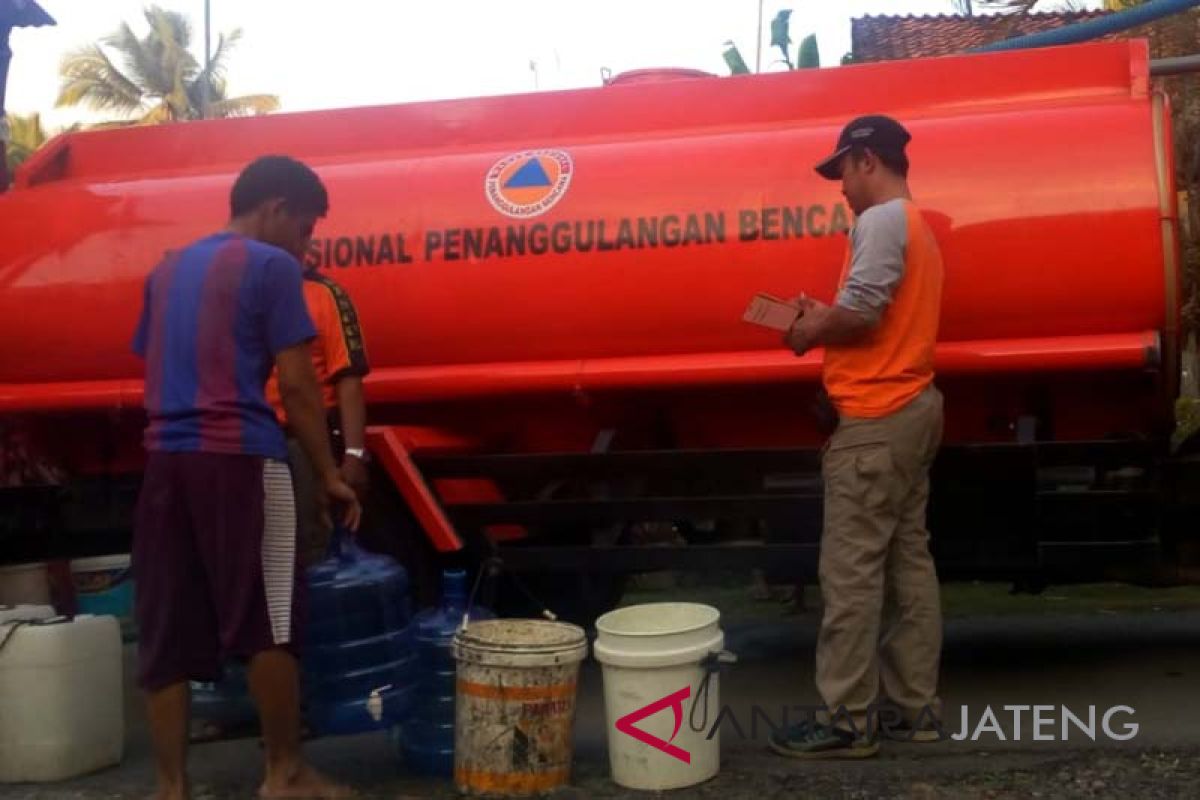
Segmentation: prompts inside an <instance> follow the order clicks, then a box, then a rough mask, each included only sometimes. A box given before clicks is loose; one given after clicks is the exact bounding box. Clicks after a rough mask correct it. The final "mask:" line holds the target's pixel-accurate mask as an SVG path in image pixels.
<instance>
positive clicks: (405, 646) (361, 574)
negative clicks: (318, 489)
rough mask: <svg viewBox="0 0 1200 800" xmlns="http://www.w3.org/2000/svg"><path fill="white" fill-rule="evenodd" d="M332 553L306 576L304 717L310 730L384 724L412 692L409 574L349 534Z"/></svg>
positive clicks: (399, 715) (405, 706)
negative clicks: (363, 546)
mask: <svg viewBox="0 0 1200 800" xmlns="http://www.w3.org/2000/svg"><path fill="white" fill-rule="evenodd" d="M331 552H332V555H331V556H330V558H328V559H326V560H325V561H323V562H321V563H320V564H317V565H315V566H313V567H312V568H311V569H309V571H308V576H307V579H308V625H307V628H306V635H305V644H304V654H303V663H304V685H305V720H306V722H307V724H308V726H309V729H310V731H311V733H312V734H313V735H315V736H328V735H340V734H351V733H363V732H366V731H372V730H384V729H387V728H391V727H393V726H395V725H397V724H398V723H399V722H400V721H401V720H402V719H403V718H404V717H405V716H406V715H407V714H408V713H409V710H410V707H411V704H412V700H413V696H414V693H415V691H416V686H415V683H414V681H415V679H416V670H417V652H416V650H415V648H414V639H413V625H412V622H413V620H412V599H411V597H410V596H409V583H408V574H407V573H406V572H405V570H404V568H403V567H402V566H400V565H399V564H398V563H396V562H395V561H394V560H393V559H391V558H388V557H387V556H381V555H374V554H372V553H368V552H367V551H365V550H363V549H362V548H361V547H359V546H358V544H357V543H355V541H354V540H353V539H352V538H351V537H349V536H343V535H336V536H335V538H334V542H333V546H332V548H331Z"/></svg>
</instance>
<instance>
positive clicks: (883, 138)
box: [816, 114, 912, 181]
mask: <svg viewBox="0 0 1200 800" xmlns="http://www.w3.org/2000/svg"><path fill="white" fill-rule="evenodd" d="M910 139H912V136H911V135H910V134H909V132H908V131H906V130H905V129H904V126H903V125H901V124H900V123H899V122H896V120H894V119H892V118H891V117H885V116H882V115H878V114H873V115H871V116H868V117H859V118H858V119H855V120H851V121H850V122H849V123H848V124H847V125H846V127H845V128H842V135H841V136H839V137H838V140H837V147H835V148H834V150H833V154H832V155H830V156H829V157H828V158H826V159H825V160H824V161H822V162H821V163H819V164H817V166H816V170H817V173H818V174H819V175H820V176H821V177H822V178H828V179H829V180H831V181H836V180H841V177H842V156H844V155H846V153H849V152H850V148H852V147H866V148H870V149H871V150H873V151H874V152H876V153H889V154H890V153H895V154H896V155H900V154H902V153H903V152H904V146H905V145H906V144H908V142H909V140H910Z"/></svg>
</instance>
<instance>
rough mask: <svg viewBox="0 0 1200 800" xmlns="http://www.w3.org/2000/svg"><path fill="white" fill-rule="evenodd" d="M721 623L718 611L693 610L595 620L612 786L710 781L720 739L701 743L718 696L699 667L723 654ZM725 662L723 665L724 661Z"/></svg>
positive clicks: (640, 611) (636, 609)
mask: <svg viewBox="0 0 1200 800" xmlns="http://www.w3.org/2000/svg"><path fill="white" fill-rule="evenodd" d="M720 620H721V613H720V612H719V611H717V609H715V608H712V607H711V606H705V605H700V604H697V603H648V604H645V605H637V606H629V607H627V608H619V609H617V610H616V611H610V612H609V613H607V614H605V615H604V616H602V617H600V619H598V620H596V630H597V632H598V636H597V638H596V644H595V654H596V660H597V661H599V662H600V663H601V664H602V665H603V669H604V710H605V714H606V717H607V725H606V728H607V730H608V760H609V765H610V767H611V768H612V778H613V780H614V781H615V782H616V783H618V784H620V785H621V786H625V787H627V788H630V789H646V790H661V789H680V788H683V787H685V786H693V785H695V784H697V783H700V782H702V781H706V780H708V779H709V778H712V777H713V776H715V775H716V774H717V771H718V770H719V769H720V767H721V737H720V732H719V731H718V732H717V733H716V734H715V735H714V736H713V737H712V738H711V739H709V738H707V736H708V731H709V730H710V729H711V728H712V727H713V726H714V725H715V724H716V721H717V717H718V716H719V714H720V708H721V692H720V686H719V681H718V676H717V674H716V673H715V672H713V673H712V674H709V671H708V669H707V668H706V667H705V666H704V665H703V663H702V662H704V660H705V659H706V658H708V657H710V655H711V654H721V653H723V651H722V647H723V646H724V644H725V634H724V633H722V631H721V629H720V627H719V622H720ZM724 655H725V658H723V659H722V660H727V659H728V658H730V656H729V654H724ZM706 675H708V683H707V686H704V682H705V676H706ZM702 688H703V691H702ZM693 723H695V725H696V727H700V728H701V730H694V729H693Z"/></svg>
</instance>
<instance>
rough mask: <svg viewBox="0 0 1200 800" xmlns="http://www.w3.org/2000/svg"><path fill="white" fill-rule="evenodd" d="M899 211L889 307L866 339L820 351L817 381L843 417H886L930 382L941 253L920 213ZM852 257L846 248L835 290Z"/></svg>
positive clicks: (907, 207) (908, 208)
mask: <svg viewBox="0 0 1200 800" xmlns="http://www.w3.org/2000/svg"><path fill="white" fill-rule="evenodd" d="M904 207H905V212H906V214H907V216H908V239H907V243H906V246H905V250H904V277H903V278H902V279H901V280H900V285H899V286H898V287H897V288H896V291H895V294H894V296H893V297H892V302H891V304H890V305H889V306H888V307H887V308H885V309H884V311H883V315H882V317H881V318H880V321H879V325H878V326H876V328H875V329H874V330H873V331H871V333H870V334H868V336H867V338H866V339H864V340H861V341H858V342H855V343H854V344H849V345H837V346H832V345H831V346H828V347H826V348H825V365H824V370H823V375H822V378H823V380H824V382H825V390H826V391H827V392H828V393H829V397H830V399H831V400H832V401H833V405H834V406H835V407H836V408H837V410H838V413H839V414H841V415H842V416H847V417H866V418H878V417H884V416H887V415H888V414H891V413H894V412H896V411H899V410H900V409H901V408H903V407H904V406H905V405H907V404H908V403H909V402H910V401H911V400H912V399H913V398H915V397H916V396H917V395H919V394H920V393H921V392H922V391H924V390H925V387H927V386H929V384H930V383H932V382H933V353H934V346H935V345H936V343H937V332H938V318H939V316H940V315H941V305H942V254H941V251H940V250H939V249H938V245H937V240H936V239H934V236H933V231H932V230H930V228H929V225H928V224H926V222H925V219H924V218H923V217H922V216H921V212H920V210H919V209H918V208H917V207H916V206H915V205H913V203H911V202H906V203H905V204H904ZM851 256H852V253H851V252H850V247H849V245H847V248H846V263H845V265H844V266H843V267H842V276H841V278H840V280H839V281H838V286H839V289H840V287H841V286H842V285H844V284H845V282H846V277H847V276H848V275H849V273H850V263H851Z"/></svg>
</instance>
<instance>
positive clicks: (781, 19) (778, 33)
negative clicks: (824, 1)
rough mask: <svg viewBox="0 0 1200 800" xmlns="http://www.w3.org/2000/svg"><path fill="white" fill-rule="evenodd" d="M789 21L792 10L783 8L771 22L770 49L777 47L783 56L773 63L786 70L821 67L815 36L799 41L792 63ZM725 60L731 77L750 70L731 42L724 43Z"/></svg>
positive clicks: (811, 35) (810, 35) (744, 73)
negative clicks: (784, 66)
mask: <svg viewBox="0 0 1200 800" xmlns="http://www.w3.org/2000/svg"><path fill="white" fill-rule="evenodd" d="M791 19H792V10H791V9H790V8H785V9H783V10H782V11H780V12H779V13H778V14H776V15H775V19H773V20H771V47H778V48H779V50H780V52H781V53H782V54H783V58H782V59H780V60H779V61H776V62H774V63H776V64H778V63H783V64H786V65H787V68H788V69H816V68H817V67H820V66H821V53H820V50H819V49H818V47H817V35H816V34H815V33H814V34H809V35H808V36H805V37H804V38H803V39H802V40H801V41H800V47H799V49H798V50H797V51H796V58H795V60H794V61H793V59H792V55H791V45H792V36H791ZM722 55H723V56H724V58H725V63H726V64H727V65H728V66H729V73H730V74H731V75H746V74H749V72H750V68H749V67H748V66H746V60H745V59H744V58H742V54H741V52H740V51H739V50H738V47H737V45H735V44H734V43H733V42H725V52H724V53H723V54H722Z"/></svg>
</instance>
